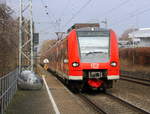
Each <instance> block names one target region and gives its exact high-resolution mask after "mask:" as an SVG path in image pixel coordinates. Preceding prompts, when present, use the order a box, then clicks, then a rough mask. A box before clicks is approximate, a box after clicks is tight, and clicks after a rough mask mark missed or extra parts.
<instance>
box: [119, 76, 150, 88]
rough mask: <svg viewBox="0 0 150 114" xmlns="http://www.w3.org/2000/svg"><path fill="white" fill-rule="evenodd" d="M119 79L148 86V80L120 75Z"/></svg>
mask: <svg viewBox="0 0 150 114" xmlns="http://www.w3.org/2000/svg"><path fill="white" fill-rule="evenodd" d="M120 79H121V80H125V81H129V82H133V83H137V84H141V85H144V86H150V80H147V79H142V78H135V77H131V76H127V75H121V78H120Z"/></svg>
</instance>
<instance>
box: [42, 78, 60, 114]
mask: <svg viewBox="0 0 150 114" xmlns="http://www.w3.org/2000/svg"><path fill="white" fill-rule="evenodd" d="M42 78H43V81H44V84H45V86H46V90H47V93H48V96H49V99H50V101H51V103H52V106H53V108H54V111H55V113H56V114H60V112H59V110H58V107H57V105H56V103H55V101H54V98H53V96H52V93H51V91H50V89H49V87H48V85H47V82H46V80H45V76H44V75H42Z"/></svg>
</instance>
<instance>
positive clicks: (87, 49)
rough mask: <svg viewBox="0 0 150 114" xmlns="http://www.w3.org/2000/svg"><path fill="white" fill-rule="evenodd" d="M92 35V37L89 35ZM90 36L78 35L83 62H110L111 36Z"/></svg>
mask: <svg viewBox="0 0 150 114" xmlns="http://www.w3.org/2000/svg"><path fill="white" fill-rule="evenodd" d="M89 34H90V35H89ZM89 34H88V35H89V36H88V35H87V34H85V36H83V34H82V35H81V36H79V35H78V40H79V47H80V55H81V62H85V63H93V62H94V63H96V62H108V61H109V34H107V35H106V34H105V35H104V34H103V35H98V34H99V33H98V34H96V36H94V34H93V33H92V35H91V33H89Z"/></svg>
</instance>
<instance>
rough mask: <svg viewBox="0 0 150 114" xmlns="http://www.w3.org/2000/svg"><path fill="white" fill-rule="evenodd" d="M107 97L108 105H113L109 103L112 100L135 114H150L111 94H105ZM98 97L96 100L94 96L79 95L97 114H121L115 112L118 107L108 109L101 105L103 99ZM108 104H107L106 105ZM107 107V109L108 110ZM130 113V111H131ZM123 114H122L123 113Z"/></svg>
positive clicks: (126, 113)
mask: <svg viewBox="0 0 150 114" xmlns="http://www.w3.org/2000/svg"><path fill="white" fill-rule="evenodd" d="M103 95H104V96H105V102H108V104H109V105H110V104H111V103H109V99H112V101H113V102H115V103H116V102H117V103H118V104H119V105H121V107H122V106H123V108H124V107H125V108H126V109H129V110H131V111H133V114H134V113H135V114H136V113H138V114H150V113H149V112H147V111H145V110H143V109H141V108H139V107H137V106H135V105H133V104H131V103H128V102H126V101H124V100H122V99H120V98H118V97H117V96H114V95H112V94H110V93H105V94H103ZM96 96H97V99H96V98H94V99H93V98H92V97H94V96H90V97H89V95H86V94H82V93H80V94H78V97H80V98H81V99H82V100H84V102H86V103H87V104H88V105H90V107H92V108H93V109H94V110H95V111H96V112H97V113H99V114H111V113H116V114H119V113H120V111H118V112H117V111H116V110H115V112H113V111H114V109H115V108H116V107H117V106H113V107H108V106H107V105H106V106H105V105H104V104H103V105H100V103H101V102H103V101H101V100H100V99H99V98H100V97H102V96H101V94H100V95H96ZM106 104H107V103H106ZM106 107H107V108H106ZM119 110H120V109H119ZM121 110H124V109H121ZM129 112H130V111H129ZM121 113H122V112H121ZM124 114H128V110H126V112H125V113H124Z"/></svg>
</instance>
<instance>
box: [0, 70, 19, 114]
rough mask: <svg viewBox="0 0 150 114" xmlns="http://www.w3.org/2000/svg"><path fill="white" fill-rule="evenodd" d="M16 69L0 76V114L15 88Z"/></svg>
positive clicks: (3, 111)
mask: <svg viewBox="0 0 150 114" xmlns="http://www.w3.org/2000/svg"><path fill="white" fill-rule="evenodd" d="M17 77H18V70H15V71H13V72H10V73H9V74H7V75H5V76H3V77H1V78H0V114H4V113H5V111H6V108H7V106H8V104H9V103H10V101H11V99H12V97H13V95H14V94H15V93H16V90H17Z"/></svg>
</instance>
